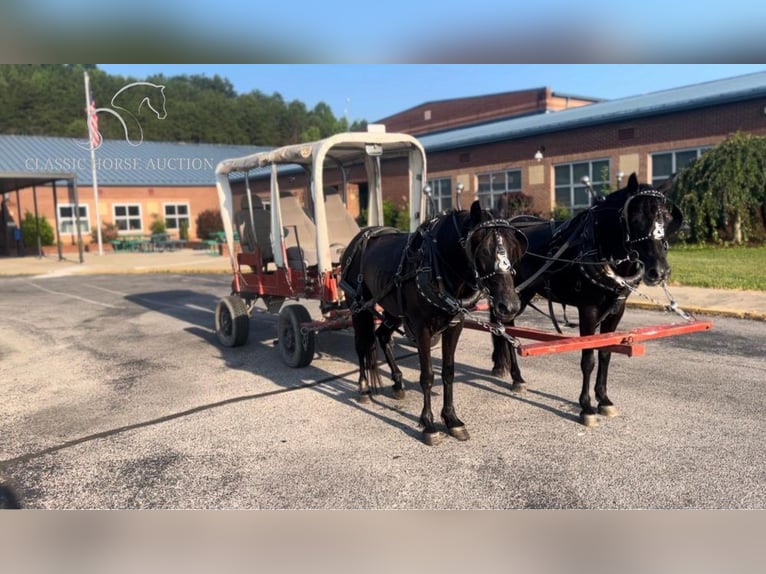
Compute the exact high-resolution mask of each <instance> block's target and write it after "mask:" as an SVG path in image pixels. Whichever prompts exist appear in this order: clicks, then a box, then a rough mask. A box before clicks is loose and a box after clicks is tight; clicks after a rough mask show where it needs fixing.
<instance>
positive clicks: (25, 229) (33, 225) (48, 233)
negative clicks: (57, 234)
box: [21, 210, 53, 247]
mask: <svg viewBox="0 0 766 574" xmlns="http://www.w3.org/2000/svg"><path fill="white" fill-rule="evenodd" d="M38 224H39V227H40V242H41V243H42V244H43V245H53V226H52V225H51V224H50V223H49V222H48V220H47V219H46V218H45V216H44V215H43V216H41V217H35V216H34V215H33V214H32V212H31V211H28V210H27V212H26V213H24V219H22V220H21V238H22V240H23V241H24V245H26V246H28V247H31V246H34V245H37V228H38Z"/></svg>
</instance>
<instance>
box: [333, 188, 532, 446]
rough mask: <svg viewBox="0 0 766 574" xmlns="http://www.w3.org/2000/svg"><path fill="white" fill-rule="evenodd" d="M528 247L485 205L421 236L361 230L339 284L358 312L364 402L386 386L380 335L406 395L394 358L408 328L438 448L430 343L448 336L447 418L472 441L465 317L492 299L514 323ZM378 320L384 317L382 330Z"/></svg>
mask: <svg viewBox="0 0 766 574" xmlns="http://www.w3.org/2000/svg"><path fill="white" fill-rule="evenodd" d="M525 244H526V239H525V238H524V235H523V234H522V233H520V232H519V231H518V230H516V229H515V228H514V227H513V226H511V225H510V224H509V223H508V221H506V220H503V219H494V218H493V217H492V215H491V213H490V212H489V211H487V210H484V209H482V208H481V207H480V205H479V202H478V201H477V202H474V203H473V205H472V206H471V210H470V212H469V211H464V210H454V211H451V212H449V213H446V214H442V215H439V216H437V217H435V218H433V219H432V220H430V221H428V222H426V223H424V224H422V225H421V226H420V227H419V228H418V230H417V231H415V232H414V233H404V232H401V231H398V230H396V229H392V228H389V227H370V228H367V229H365V230H363V231H361V232H360V233H359V234H358V235H357V236H356V237H355V238H354V239H353V240H352V241H351V242H350V243H349V245H348V247H347V249H346V252H345V253H344V256H343V265H344V267H343V270H342V274H341V283H340V285H341V287H342V288H343V290H344V292H345V293H346V298H347V301H349V306H350V308H351V312H352V321H353V326H354V337H355V345H356V352H357V355H358V357H359V400H360V401H361V402H367V401H369V400H370V394H371V388H372V389H377V388H379V387H380V386H381V385H380V373H379V372H378V361H377V344H376V340H375V339H376V336H377V340H378V342H379V343H380V345H381V347H382V349H383V352H384V354H385V356H386V361H387V362H388V365H389V367H390V368H391V377H392V379H393V381H394V386H393V392H394V397H395V398H397V399H401V398H403V397H404V391H405V389H404V385H403V383H402V372H401V371H400V370H399V367H398V366H397V365H396V362H395V361H394V355H393V345H392V341H391V336H392V335H393V333H394V331H395V330H397V329H398V328H399V327H400V325H402V323H404V326H405V329H406V331H407V334H408V335H409V336H410V338H411V339H413V340H414V342H415V344H416V345H417V348H418V354H419V357H420V386H421V388H422V390H423V412H422V414H421V415H420V422H421V424H422V425H423V429H424V430H423V432H424V440H425V442H426V443H427V444H436V443H437V442H438V440H440V438H441V436H442V435H441V433H439V432H437V430H436V427H435V426H434V420H433V413H432V411H431V387H432V386H433V382H434V373H433V368H432V364H431V342H432V338H433V337H435V336H436V335H437V334H441V338H442V339H441V340H442V381H443V383H444V404H443V408H442V413H441V414H442V419H443V420H444V423H445V424H446V426H447V429H448V431H449V433H450V434H451V435H452V436H454V437H455V438H457V439H458V440H467V439H468V438H469V436H468V431H467V430H466V428H465V425H464V424H463V422H462V421H461V420H460V419H459V418H458V416H457V414H456V413H455V408H454V405H453V400H452V381H453V378H454V374H455V348H456V347H457V342H458V339H459V337H460V333H461V331H462V330H463V318H464V314H465V313H466V312H467V311H468V309H470V308H471V307H472V306H473V305H474V304H475V303H476V302H477V301H478V300H479V299H480V298H482V297H484V296H487V297H488V299H489V301H490V306H491V308H492V311H493V313H494V315H495V317H497V318H498V319H499V320H501V321H504V322H507V321H510V320H511V319H513V317H514V316H515V315H516V314H517V313H518V311H519V309H520V302H519V298H518V296H517V294H516V291H515V289H514V282H513V279H514V273H515V271H514V265H515V263H516V262H517V261H518V260H519V258H520V257H521V255H522V254H523V251H524V248H525ZM377 307H379V308H381V309H382V313H380V312H379V311H378V310H377ZM376 316H378V317H379V318H380V319H381V320H382V322H381V324H380V326H379V327H378V328H377V331H376V330H375V318H376Z"/></svg>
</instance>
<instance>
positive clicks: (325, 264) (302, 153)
mask: <svg viewBox="0 0 766 574" xmlns="http://www.w3.org/2000/svg"><path fill="white" fill-rule="evenodd" d="M425 184H426V155H425V151H424V149H423V146H422V145H421V144H420V142H419V141H418V140H417V139H416V138H414V137H413V136H410V135H408V134H400V133H387V132H386V131H385V128H384V127H383V126H377V125H371V126H368V130H367V131H365V132H349V133H341V134H336V135H333V136H330V137H327V138H324V139H321V140H319V141H315V142H309V143H304V144H295V145H289V146H284V147H279V148H277V149H272V150H269V151H264V152H259V153H255V154H252V155H249V156H246V157H241V158H234V159H228V160H224V161H222V162H221V163H219V164H218V166H217V167H216V186H217V189H218V198H219V201H220V207H221V217H222V220H223V227H224V234H225V238H226V243H225V245H226V251H227V253H228V256H229V258H230V261H231V268H232V272H233V278H232V283H231V294H230V295H228V296H226V297H223V298H221V299H220V300H219V301H218V304H217V305H216V310H215V331H216V335H217V338H218V340H219V342H220V343H221V344H222V345H224V346H226V347H236V346H241V345H244V344H245V343H246V342H247V339H248V333H249V329H250V318H251V317H252V313H253V310H254V306H255V304H256V302H257V301H258V299H260V300H261V301H263V303H264V304H265V306H266V309H267V310H268V311H269V312H271V313H275V314H277V313H278V315H279V317H278V321H277V345H278V348H279V353H280V355H281V357H282V359H283V361H284V362H285V363H286V364H287V365H288V366H290V367H303V366H306V365H308V364H310V363H311V360H312V358H313V356H314V349H315V343H316V341H315V337H316V335H317V333H319V332H322V331H327V330H337V329H343V328H346V327H348V326H350V324H351V321H350V316H349V312H348V310H347V308H346V305H345V300H344V299H345V297H344V293H343V290H342V289H340V288H339V280H340V268H341V258H342V255H343V251H344V249H345V247H346V245H347V244H348V242H349V241H350V240H351V239H352V238H353V237H354V235H356V233H358V232H359V230H360V228H359V225H358V223H357V222H356V220H355V218H354V217H353V216H352V215H351V213H350V212H349V209H348V206H349V205H350V204H352V203H354V204H356V205H357V206H358V208H359V210H360V212H361V213H363V214H364V213H366V221H365V223H366V225H367V226H372V225H383V188H384V186H385V187H386V189H391V190H394V191H395V194H392V195H393V197H397V198H398V197H400V196H404V198H405V199H406V200H407V205H408V209H407V219H408V221H407V225H406V227H408V228H409V229H410V230H414V229H415V228H417V226H418V225H419V224H420V223H421V220H422V219H423V218H424V216H425V207H426V197H425V194H424V186H425ZM255 186H258V189H257V190H256V191H255V192H254V191H253V189H252V188H253V187H255ZM235 234H236V235H235ZM235 236H237V237H238V241H237V242H236V243H235V239H234V238H235ZM307 300H311V301H318V302H319V308H320V311H321V314H322V318H321V320H312V317H311V314H310V313H309V311H308V309H307V307H306V305H305V304H303V303H302V301H304V302H305V301H307ZM288 301H289V302H290V303H289V304H286V302H288Z"/></svg>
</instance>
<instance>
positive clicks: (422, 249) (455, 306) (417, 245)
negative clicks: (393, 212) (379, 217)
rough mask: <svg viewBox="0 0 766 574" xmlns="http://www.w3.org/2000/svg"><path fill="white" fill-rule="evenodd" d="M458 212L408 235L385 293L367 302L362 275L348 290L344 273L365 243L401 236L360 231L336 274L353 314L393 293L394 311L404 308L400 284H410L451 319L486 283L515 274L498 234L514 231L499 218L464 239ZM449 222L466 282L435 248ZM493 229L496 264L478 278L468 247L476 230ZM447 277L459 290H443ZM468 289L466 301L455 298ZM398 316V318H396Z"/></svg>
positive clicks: (470, 303) (481, 292) (469, 304)
mask: <svg viewBox="0 0 766 574" xmlns="http://www.w3.org/2000/svg"><path fill="white" fill-rule="evenodd" d="M457 213H458V212H455V211H453V212H452V214H451V216H450V217H443V216H442V217H436V218H433V219H431V220H429V221H427V222H425V223H423V224H421V225H420V226H419V227H418V229H417V230H416V231H415V232H414V233H411V234H409V236H408V238H407V243H406V245H405V247H404V249H403V250H402V253H401V256H400V259H399V265H398V268H397V271H396V273H395V274H394V276H393V277H392V278H391V280H390V281H389V282H388V283H387V284H386V286H385V288H384V289H383V290H382V291H381V293H380V294H379V295H378V296H377V298H375V297H372V298H369V299H366V298H365V296H364V277H363V275H362V274H361V273H359V274H358V276H357V277H356V284H355V285H352V284H351V283H350V282H349V281H348V278H347V277H346V276H345V270H346V269H348V267H349V266H350V265H351V263H352V262H353V260H354V258H355V257H357V256H358V255H360V254H362V253H363V252H364V251H365V250H366V247H367V244H368V243H369V241H370V239H372V238H374V237H377V236H380V235H384V234H389V233H402V232H401V231H399V230H396V229H393V228H385V227H382V228H371V229H369V230H367V231H365V232H364V233H363V234H362V235H361V236H360V238H359V240H358V241H356V242H354V243H353V244H352V245H350V246H349V248H348V249H347V250H346V253H347V255H346V256H345V257H344V259H345V267H344V272H343V273H342V274H341V281H340V286H341V288H342V289H343V290H344V291H346V292H347V293H349V294H350V295H353V298H352V300H351V303H350V308H351V312H352V313H358V312H360V311H363V310H370V309H373V310H374V307H375V305H377V303H378V302H379V301H380V300H381V299H383V298H384V297H386V296H388V295H389V294H390V293H391V292H392V291H395V293H396V297H397V300H398V304H399V309H402V310H403V309H404V305H403V296H402V290H403V286H404V284H405V283H407V282H409V281H414V282H415V286H416V288H417V291H418V293H419V294H420V296H421V297H422V298H423V299H424V300H425V301H427V302H428V304H429V305H431V306H432V307H434V308H436V309H438V310H440V311H442V312H444V313H445V314H447V315H449V316H450V317H452V318H454V317H456V316H457V315H459V314H464V313H467V312H468V308H470V307H472V306H473V305H475V304H476V302H478V301H479V299H481V298H482V297H483V296H486V295H487V294H488V289H487V286H486V283H487V281H488V280H489V279H490V278H492V277H494V276H495V275H503V274H515V270H514V269H513V265H512V264H511V261H510V259H509V257H508V251H507V248H506V246H505V242H504V241H503V238H502V236H501V235H500V233H499V229H501V228H502V229H514V228H513V226H512V225H511V224H510V223H509V222H508V221H507V220H504V219H491V220H488V221H484V222H481V223H480V224H478V225H476V226H475V227H473V228H471V229H469V230H468V232H467V233H466V234H465V235H463V233H464V232H463V231H462V230H461V228H460V225H459V222H458V218H457ZM448 220H451V221H452V224H453V225H454V227H455V230H456V232H457V235H458V237H459V244H460V246H461V248H462V249H463V252H464V254H465V257H466V259H467V261H468V267H469V268H470V269H471V270H472V272H473V273H472V277H470V278H467V277H465V276H464V274H463V273H461V272H459V271H457V270H455V268H454V265H453V264H451V263H450V262H449V261H448V260H447V259H446V258H445V256H444V254H443V252H442V250H440V248H439V242H438V237H439V231H440V230H441V228H442V226H443V225H447V221H448ZM486 229H492V231H493V233H494V236H495V246H496V249H495V263H494V266H493V269H492V270H491V271H489V272H487V273H485V274H484V275H480V274H479V271H478V269H477V268H476V261H475V257H476V254H475V252H474V251H473V250H472V248H471V238H472V237H473V235H474V234H475V233H477V232H478V231H482V230H486ZM450 275H451V276H452V277H453V278H458V279H459V280H462V282H461V283H460V285H457V286H455V285H448V283H449V279H450ZM464 286H466V287H468V288H469V289H470V293H469V295H468V296H467V297H464V298H460V297H458V296H457V293H458V292H459V291H460V288H461V287H464ZM400 317H403V315H400Z"/></svg>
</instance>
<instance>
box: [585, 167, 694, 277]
mask: <svg viewBox="0 0 766 574" xmlns="http://www.w3.org/2000/svg"><path fill="white" fill-rule="evenodd" d="M671 185H672V180H671V179H669V180H667V181H666V182H665V183H664V184H663V185H662V186H661V187H659V188H655V187H653V186H650V185H647V184H644V183H639V182H638V178H637V177H636V174H635V173H633V174H631V176H630V178H628V185H627V186H626V187H625V188H623V189H620V190H618V191H616V192H614V193H612V194H610V195H609V196H607V198H606V199H605V200H604V201H603V202H602V203H600V204H598V206H606V207H605V209H604V210H603V211H602V213H607V212H609V211H610V208H609V207H608V206H611V211H614V210H616V211H617V213H618V214H619V217H618V218H617V219H616V220H615V219H614V218H612V224H611V225H610V224H609V222H606V221H605V218H603V217H602V218H601V220H600V221H599V220H597V221H596V223H597V226H598V229H599V232H602V231H606V230H611V234H612V237H611V238H607V237H600V239H599V241H600V242H601V245H604V244H607V243H608V244H609V245H611V246H612V253H610V254H608V256H609V258H611V259H614V260H616V261H618V262H621V263H622V262H632V263H636V262H637V263H638V264H639V271H638V276H640V277H641V278H642V279H643V280H644V281H645V282H646V284H647V285H657V284H658V283H661V282H663V281H666V280H667V279H668V277H670V271H671V268H670V265H669V264H668V261H667V252H668V237H670V236H671V235H672V234H673V233H675V232H676V231H677V230H678V228H679V227H680V226H681V223H682V222H683V216H682V214H681V211H680V210H679V209H678V207H676V206H675V205H674V204H672V203H670V201H669V200H668V199H667V196H666V194H667V191H668V190H669V189H670V187H671ZM598 206H597V207H596V208H594V209H595V210H598V209H599V207H598ZM609 233H610V232H609V231H606V233H605V235H608V234H609ZM602 255H604V254H602Z"/></svg>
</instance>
